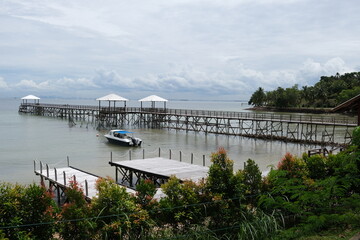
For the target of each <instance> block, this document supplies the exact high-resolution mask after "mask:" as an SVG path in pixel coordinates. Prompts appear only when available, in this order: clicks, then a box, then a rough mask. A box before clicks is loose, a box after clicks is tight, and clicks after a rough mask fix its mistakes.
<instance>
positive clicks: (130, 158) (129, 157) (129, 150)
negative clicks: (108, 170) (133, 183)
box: [129, 150, 131, 160]
mask: <svg viewBox="0 0 360 240" xmlns="http://www.w3.org/2000/svg"><path fill="white" fill-rule="evenodd" d="M129 160H131V150H129Z"/></svg>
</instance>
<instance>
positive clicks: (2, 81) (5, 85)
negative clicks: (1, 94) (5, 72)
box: [0, 77, 9, 89]
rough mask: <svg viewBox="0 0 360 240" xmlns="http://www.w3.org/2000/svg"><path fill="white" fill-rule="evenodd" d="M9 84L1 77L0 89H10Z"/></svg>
mask: <svg viewBox="0 0 360 240" xmlns="http://www.w3.org/2000/svg"><path fill="white" fill-rule="evenodd" d="M8 88H9V87H8V84H7V83H6V81H5V79H4V78H2V77H0V89H8Z"/></svg>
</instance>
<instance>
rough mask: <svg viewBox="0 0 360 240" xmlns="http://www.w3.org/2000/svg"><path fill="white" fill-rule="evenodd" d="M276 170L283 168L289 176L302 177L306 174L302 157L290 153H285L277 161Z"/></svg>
mask: <svg viewBox="0 0 360 240" xmlns="http://www.w3.org/2000/svg"><path fill="white" fill-rule="evenodd" d="M277 167H278V170H284V171H286V172H287V173H288V175H287V176H288V177H290V178H303V177H305V176H306V175H307V171H306V164H305V162H304V160H303V159H301V158H298V157H296V156H294V155H292V154H291V153H286V154H285V156H284V157H283V158H282V159H281V160H280V161H279V163H278V166H277Z"/></svg>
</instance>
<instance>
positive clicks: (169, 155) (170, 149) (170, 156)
mask: <svg viewBox="0 0 360 240" xmlns="http://www.w3.org/2000/svg"><path fill="white" fill-rule="evenodd" d="M169 159H171V149H169Z"/></svg>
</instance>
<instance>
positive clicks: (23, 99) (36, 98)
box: [21, 95, 40, 104]
mask: <svg viewBox="0 0 360 240" xmlns="http://www.w3.org/2000/svg"><path fill="white" fill-rule="evenodd" d="M21 100H22V103H24V104H27V103H28V102H27V101H28V100H34V103H35V104H36V103H37V104H39V101H40V98H39V97H37V96H34V95H27V96H25V97H22V98H21Z"/></svg>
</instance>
